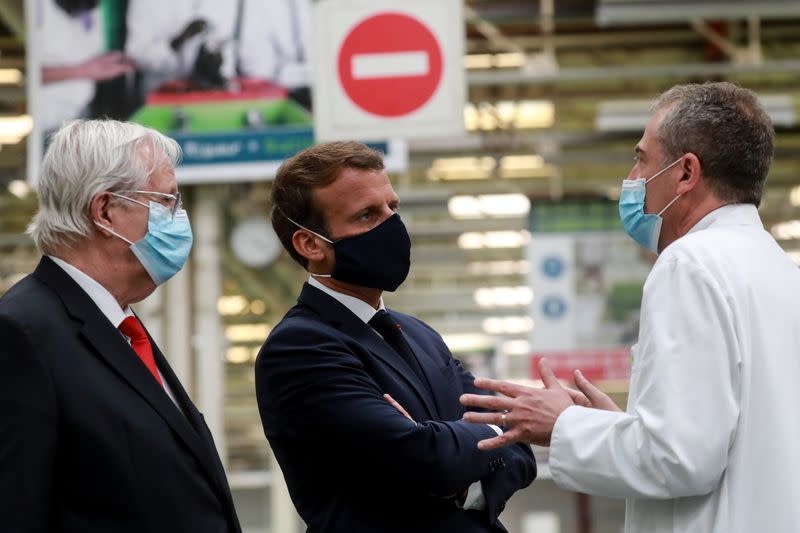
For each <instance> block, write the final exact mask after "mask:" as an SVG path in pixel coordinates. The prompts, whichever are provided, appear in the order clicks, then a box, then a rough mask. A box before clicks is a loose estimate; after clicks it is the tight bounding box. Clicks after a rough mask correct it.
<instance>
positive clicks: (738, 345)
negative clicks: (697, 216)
mask: <svg viewBox="0 0 800 533" xmlns="http://www.w3.org/2000/svg"><path fill="white" fill-rule="evenodd" d="M798 296H800V270H798V268H797V266H796V265H795V264H794V263H793V262H792V261H791V260H790V258H789V257H788V256H787V255H786V253H784V252H783V250H781V249H780V247H779V246H778V244H777V243H776V242H775V240H774V239H773V238H772V236H771V235H770V234H769V233H767V232H766V231H765V230H764V229H763V225H762V223H761V220H760V218H759V216H758V211H757V210H756V208H755V207H754V206H752V205H742V204H739V205H729V206H725V207H722V208H720V209H717V210H716V211H714V212H712V213H710V214H709V215H707V216H706V217H705V218H703V220H701V221H700V222H699V223H698V224H697V225H696V226H695V227H694V228H692V230H691V231H690V232H689V234H688V235H686V236H684V237H682V238H681V239H679V240H677V241H675V242H674V243H673V244H671V245H670V246H669V247H667V248H666V249H665V250H664V252H663V253H662V254H661V256H660V257H659V258H658V261H656V264H655V266H654V267H653V270H652V272H651V273H650V275H649V276H648V278H647V281H646V283H645V286H644V295H643V299H642V310H641V322H640V324H641V325H640V332H639V343H638V345H637V346H635V347H634V349H633V368H632V375H631V390H630V396H629V402H628V410H627V413H612V412H606V411H599V410H593V409H587V408H583V407H570V408H568V409H567V410H566V411H564V413H562V415H561V416H560V417H559V418H558V420H557V422H556V425H555V428H554V430H553V435H552V440H551V448H550V468H551V470H552V472H553V478H554V480H555V482H556V483H557V484H558V485H559V486H560V487H562V488H564V489H567V490H572V491H579V492H587V493H591V494H601V495H606V496H615V497H623V498H627V505H626V524H625V531H626V532H642V533H667V532H669V533H695V532H696V533H754V532H755V533H757V532H764V533H790V532H796V531H800V453H798V451H797V449H798V444H800V415H798V413H797V408H796V405H797V396H798V392H797V390H798V384H800V304H799V303H798Z"/></svg>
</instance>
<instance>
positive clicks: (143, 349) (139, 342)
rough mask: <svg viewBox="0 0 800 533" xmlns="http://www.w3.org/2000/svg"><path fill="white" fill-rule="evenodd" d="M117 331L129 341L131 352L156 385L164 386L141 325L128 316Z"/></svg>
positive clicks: (135, 319) (133, 317) (134, 318)
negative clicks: (154, 380) (142, 364)
mask: <svg viewBox="0 0 800 533" xmlns="http://www.w3.org/2000/svg"><path fill="white" fill-rule="evenodd" d="M119 330H120V331H121V332H122V334H123V335H125V336H126V337H128V338H129V339H130V340H131V348H133V351H134V352H136V355H138V356H139V359H141V360H142V362H143V363H144V365H145V366H146V367H147V369H148V370H149V371H150V373H151V374H153V377H154V378H156V381H158V384H159V385H161V386H162V387H163V386H164V384H163V383H162V382H161V376H159V375H158V369H157V368H156V360H155V359H153V348H152V346H150V339H148V338H147V334H146V333H145V332H144V328H143V327H142V323H141V322H139V320H138V319H137V318H136V317H135V316H129V317H127V318H126V319H125V320H123V321H122V324H120V325H119Z"/></svg>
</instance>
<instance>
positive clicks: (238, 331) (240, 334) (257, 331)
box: [225, 324, 271, 342]
mask: <svg viewBox="0 0 800 533" xmlns="http://www.w3.org/2000/svg"><path fill="white" fill-rule="evenodd" d="M270 329H271V328H270V327H269V325H268V324H235V325H232V326H227V327H226V328H225V337H227V339H228V340H229V341H230V342H256V341H260V342H263V341H264V340H265V339H266V338H267V335H269V332H270Z"/></svg>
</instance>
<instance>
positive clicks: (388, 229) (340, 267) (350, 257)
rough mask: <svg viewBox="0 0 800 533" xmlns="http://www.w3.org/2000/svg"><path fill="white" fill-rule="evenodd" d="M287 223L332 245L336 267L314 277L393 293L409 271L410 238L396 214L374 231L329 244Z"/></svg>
mask: <svg viewBox="0 0 800 533" xmlns="http://www.w3.org/2000/svg"><path fill="white" fill-rule="evenodd" d="M284 216H286V215H284ZM286 218H287V219H288V220H289V222H291V223H292V224H294V225H295V226H297V227H298V228H301V229H304V230H306V231H308V232H309V233H313V234H314V235H316V236H317V237H319V238H320V239H322V240H323V241H325V242H327V243H330V244H331V245H333V251H334V253H335V254H336V264H334V266H333V272H332V273H331V274H314V273H313V272H311V273H310V274H311V275H312V276H316V277H319V278H333V279H337V280H339V281H344V282H345V283H352V284H353V285H360V286H361V287H370V288H372V289H380V290H383V291H389V292H394V291H395V290H397V288H398V287H399V286H400V285H402V284H403V282H404V281H405V280H406V277H407V276H408V271H409V269H410V268H411V238H410V237H409V236H408V231H407V230H406V226H405V224H403V221H402V220H400V215H398V214H397V213H395V214H394V215H392V216H390V217H389V218H387V219H386V220H384V221H383V222H381V223H380V224H378V225H377V226H375V227H374V228H372V229H371V230H369V231H366V232H364V233H359V234H358V235H353V236H351V237H344V238H342V239H338V240H335V241H332V240H330V239H328V238H327V237H324V236H322V235H320V234H319V233H317V232H315V231H311V230H310V229H308V228H306V227H305V226H301V225H300V224H298V223H297V222H295V221H294V220H292V219H291V218H289V217H286Z"/></svg>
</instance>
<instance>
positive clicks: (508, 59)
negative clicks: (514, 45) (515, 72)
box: [494, 52, 526, 68]
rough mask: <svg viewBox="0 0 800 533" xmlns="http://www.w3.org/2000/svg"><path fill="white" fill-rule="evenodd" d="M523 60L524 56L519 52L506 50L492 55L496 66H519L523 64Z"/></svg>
mask: <svg viewBox="0 0 800 533" xmlns="http://www.w3.org/2000/svg"><path fill="white" fill-rule="evenodd" d="M525 60H526V56H525V54H523V53H521V52H506V53H503V54H495V56H494V61H495V65H496V66H497V68H519V67H521V66H523V65H524V64H525Z"/></svg>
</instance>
